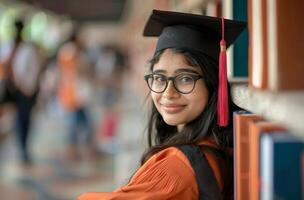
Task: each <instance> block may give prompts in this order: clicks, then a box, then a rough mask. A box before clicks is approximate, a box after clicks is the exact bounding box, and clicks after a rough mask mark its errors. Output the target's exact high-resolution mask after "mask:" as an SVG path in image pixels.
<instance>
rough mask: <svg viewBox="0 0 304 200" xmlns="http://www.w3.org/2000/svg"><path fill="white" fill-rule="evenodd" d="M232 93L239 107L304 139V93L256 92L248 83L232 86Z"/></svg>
mask: <svg viewBox="0 0 304 200" xmlns="http://www.w3.org/2000/svg"><path fill="white" fill-rule="evenodd" d="M231 91H232V95H233V100H234V102H235V103H236V104H237V105H238V106H240V107H242V108H244V109H246V110H248V111H251V112H253V113H256V114H259V115H262V116H263V117H265V119H267V120H270V121H274V122H278V123H280V124H281V125H283V126H284V127H286V128H287V129H288V130H289V131H290V132H291V133H292V134H294V135H296V136H298V137H300V138H302V139H304V91H297V92H291V91H288V92H279V93H271V92H267V91H255V90H252V89H250V88H249V87H248V84H246V83H241V84H232V90H231Z"/></svg>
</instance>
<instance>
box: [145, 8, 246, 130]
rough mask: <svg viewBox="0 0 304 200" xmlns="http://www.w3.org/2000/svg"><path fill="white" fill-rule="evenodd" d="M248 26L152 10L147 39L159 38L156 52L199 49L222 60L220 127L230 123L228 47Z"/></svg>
mask: <svg viewBox="0 0 304 200" xmlns="http://www.w3.org/2000/svg"><path fill="white" fill-rule="evenodd" d="M245 27H246V23H244V22H240V21H235V20H228V19H224V18H217V17H210V16H203V15H195V14H190V13H178V12H172V11H161V10H153V12H152V14H151V16H150V18H149V19H148V22H147V23H146V26H145V29H144V33H143V35H144V36H157V37H158V41H157V45H156V49H155V52H157V51H160V50H163V49H166V48H188V49H191V50H198V51H201V52H203V53H204V54H206V55H208V56H210V57H211V58H213V59H215V60H218V61H219V88H218V102H217V113H218V115H217V117H218V125H219V126H222V127H224V126H227V125H228V121H229V106H228V90H227V62H226V48H228V47H229V46H230V45H231V44H232V43H233V42H234V40H235V39H236V38H237V37H238V35H239V34H240V33H241V32H242V31H243V30H244V28H245Z"/></svg>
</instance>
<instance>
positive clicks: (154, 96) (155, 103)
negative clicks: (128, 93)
mask: <svg viewBox="0 0 304 200" xmlns="http://www.w3.org/2000/svg"><path fill="white" fill-rule="evenodd" d="M151 97H152V101H153V103H154V105H155V106H156V108H157V110H158V102H159V99H160V94H157V93H154V92H151Z"/></svg>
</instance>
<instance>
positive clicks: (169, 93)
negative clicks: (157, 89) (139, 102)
mask: <svg viewBox="0 0 304 200" xmlns="http://www.w3.org/2000/svg"><path fill="white" fill-rule="evenodd" d="M178 96H179V92H178V91H176V89H175V87H174V84H173V81H169V82H168V86H167V88H166V90H165V91H164V92H163V97H166V98H173V97H178Z"/></svg>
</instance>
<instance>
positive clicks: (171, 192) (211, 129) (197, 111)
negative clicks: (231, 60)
mask: <svg viewBox="0 0 304 200" xmlns="http://www.w3.org/2000/svg"><path fill="white" fill-rule="evenodd" d="M221 25H222V27H224V25H225V26H226V27H225V28H226V29H225V31H224V29H221ZM244 28H245V23H243V22H238V21H233V20H226V19H225V20H224V19H221V18H216V17H206V16H203V15H195V14H189V13H177V12H170V11H159V10H153V12H152V14H151V16H150V18H149V20H148V22H147V23H146V26H145V29H144V36H157V37H159V38H158V41H157V45H156V50H155V53H154V56H153V58H152V59H151V61H150V67H149V70H148V73H147V74H146V75H145V76H144V78H145V80H146V82H147V85H148V87H149V88H150V96H151V98H150V99H151V101H152V108H151V113H150V118H149V122H148V127H147V129H148V144H149V147H148V149H147V151H146V152H145V153H144V154H143V156H142V162H141V166H140V168H139V169H138V170H137V171H136V172H135V174H134V175H133V176H132V178H131V179H130V181H129V182H128V183H127V184H126V185H125V186H122V187H120V188H118V189H116V190H115V191H113V192H88V193H85V194H83V195H81V196H80V197H79V198H78V199H79V200H98V199H103V200H110V199H115V200H127V199H133V200H164V199H174V200H179V199H180V200H196V199H233V165H232V164H233V163H232V154H231V152H232V147H233V146H232V145H233V143H232V139H233V123H232V120H231V119H232V114H233V111H235V110H239V109H241V108H239V107H238V106H237V105H235V104H234V103H233V102H232V99H231V95H230V90H229V89H228V86H229V84H228V82H227V74H226V73H225V67H226V66H225V55H226V54H225V51H226V42H225V40H224V38H225V39H226V41H227V47H228V46H229V45H230V44H232V43H233V41H234V40H235V39H236V38H237V36H238V35H239V34H240V33H241V32H242V31H243V29H244ZM224 35H225V36H226V37H224ZM220 44H221V45H220ZM219 55H220V56H219ZM219 57H220V58H219ZM122 167H123V166H122ZM88 190H90V189H88Z"/></svg>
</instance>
